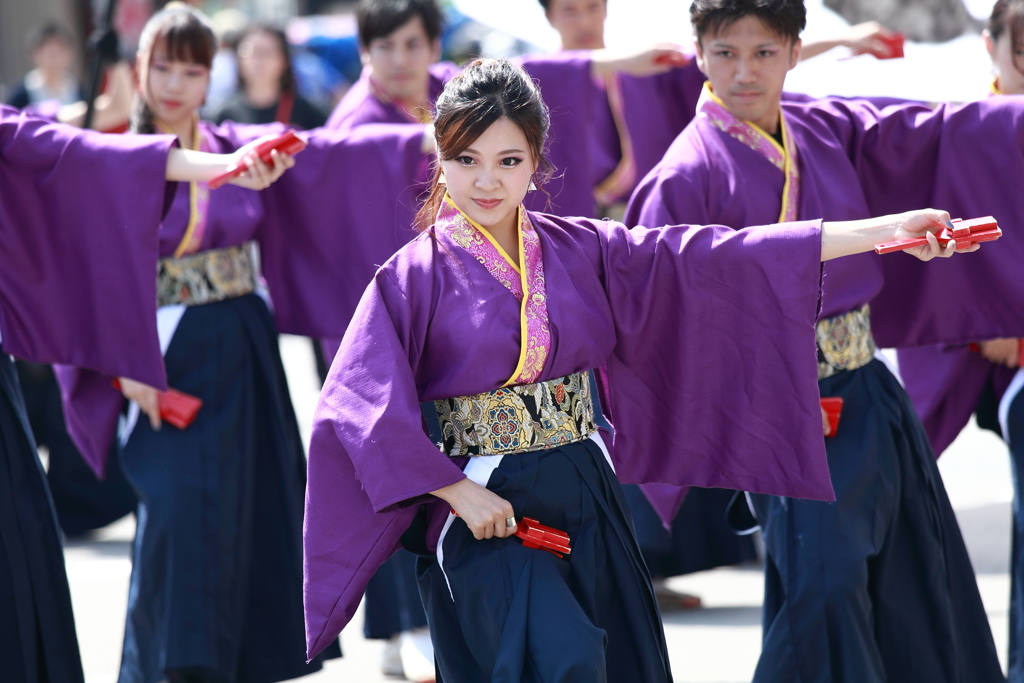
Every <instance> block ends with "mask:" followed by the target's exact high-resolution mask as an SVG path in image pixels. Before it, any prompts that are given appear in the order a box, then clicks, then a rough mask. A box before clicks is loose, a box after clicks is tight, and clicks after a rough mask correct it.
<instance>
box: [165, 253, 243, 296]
mask: <svg viewBox="0 0 1024 683" xmlns="http://www.w3.org/2000/svg"><path fill="white" fill-rule="evenodd" d="M255 289H256V268H255V266H254V264H253V255H252V242H246V243H244V244H239V245H236V246H233V247H227V248H226V249H210V250H208V251H201V252H199V253H196V254H190V255H188V256H182V257H181V258H165V259H160V267H159V270H158V271H157V278H156V297H157V305H158V306H171V305H175V304H184V305H186V306H200V305H202V304H211V303H214V302H216V301H224V300H225V299H233V298H235V297H239V296H244V295H246V294H251V293H252V292H253V291H255Z"/></svg>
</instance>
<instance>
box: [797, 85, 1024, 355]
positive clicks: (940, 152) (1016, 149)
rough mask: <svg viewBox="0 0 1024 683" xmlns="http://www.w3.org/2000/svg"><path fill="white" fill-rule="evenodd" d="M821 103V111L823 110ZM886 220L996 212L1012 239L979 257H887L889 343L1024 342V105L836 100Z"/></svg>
mask: <svg viewBox="0 0 1024 683" xmlns="http://www.w3.org/2000/svg"><path fill="white" fill-rule="evenodd" d="M816 106H818V105H816ZM820 106H821V107H822V108H823V110H824V111H826V112H830V113H831V114H833V115H834V116H832V121H833V124H832V125H835V126H837V127H838V129H845V131H844V130H839V131H838V132H839V133H840V135H846V136H847V137H846V138H844V139H846V140H847V144H848V145H849V150H850V153H851V155H852V156H851V160H852V161H853V162H854V165H855V166H856V167H857V171H858V175H859V177H860V178H861V184H862V187H863V190H864V194H865V197H866V198H867V200H868V204H869V206H870V207H871V211H872V213H874V214H876V215H880V214H886V213H896V212H900V211H907V210H912V209H920V208H924V207H926V206H932V207H934V208H937V209H944V210H947V211H949V212H950V213H951V214H952V216H953V217H954V218H957V217H960V218H978V217H981V216H987V215H991V216H994V217H995V218H996V220H997V221H998V222H999V224H1000V225H1001V226H1002V228H1003V237H1002V238H1001V239H1000V240H999V241H998V242H996V243H994V244H986V245H982V247H981V250H980V251H979V252H978V253H974V254H970V255H966V256H957V257H955V258H952V259H942V260H938V261H934V262H929V263H923V262H921V261H917V260H916V259H914V258H913V257H910V256H908V255H906V254H895V255H891V256H887V257H885V258H883V259H882V264H883V268H884V272H885V287H884V289H883V290H882V292H881V293H880V294H879V295H878V296H877V297H876V298H875V299H874V300H873V301H872V303H871V306H872V311H871V321H872V331H873V333H874V335H875V338H876V340H877V341H878V343H879V344H880V345H881V346H895V347H909V346H924V345H929V344H937V343H945V344H962V343H966V342H970V341H977V340H979V339H992V338H996V337H1022V336H1024V315H1021V311H1024V280H1022V279H1021V278H1020V277H1018V272H1019V265H1020V263H1022V262H1024V231H1021V230H1020V229H1019V226H1020V225H1024V203H1022V202H1021V201H1020V200H1019V196H1018V195H1019V193H1018V189H1019V187H1020V182H1021V179H1022V178H1024V99H1021V98H1017V97H995V98H990V99H988V100H985V101H981V102H972V103H969V104H965V105H961V106H952V105H943V106H940V107H938V108H936V109H935V110H932V109H930V108H929V107H927V106H923V105H912V104H908V105H902V106H889V107H886V108H884V109H878V108H877V107H875V106H873V105H870V104H868V103H864V102H857V101H850V102H844V101H838V100H829V101H825V102H823V103H820Z"/></svg>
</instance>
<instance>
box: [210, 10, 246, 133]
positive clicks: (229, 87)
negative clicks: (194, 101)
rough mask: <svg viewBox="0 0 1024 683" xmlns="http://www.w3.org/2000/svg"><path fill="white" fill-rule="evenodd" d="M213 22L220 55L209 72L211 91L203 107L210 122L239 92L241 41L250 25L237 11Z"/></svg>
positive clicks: (225, 12)
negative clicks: (239, 50) (239, 41)
mask: <svg viewBox="0 0 1024 683" xmlns="http://www.w3.org/2000/svg"><path fill="white" fill-rule="evenodd" d="M210 22H211V23H212V24H213V30H214V31H215V32H216V33H217V52H216V54H214V55H213V67H212V68H211V69H210V89H209V90H208V91H207V93H206V105H204V106H203V116H204V118H207V119H208V118H210V117H211V116H212V114H213V113H214V112H217V111H218V110H220V108H221V107H223V106H224V103H225V102H227V101H228V100H229V99H231V97H232V96H234V95H235V93H237V92H238V54H237V52H236V51H237V49H238V39H239V37H240V36H241V35H242V32H243V31H245V27H246V26H247V25H248V24H249V18H248V17H246V16H245V13H244V12H242V11H241V10H238V9H235V8H228V9H222V10H220V11H219V12H217V13H216V14H214V15H213V16H212V17H210Z"/></svg>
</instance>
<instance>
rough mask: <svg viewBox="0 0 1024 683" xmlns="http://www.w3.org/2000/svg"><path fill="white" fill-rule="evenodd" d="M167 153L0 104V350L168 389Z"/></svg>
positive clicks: (157, 139) (140, 140)
mask: <svg viewBox="0 0 1024 683" xmlns="http://www.w3.org/2000/svg"><path fill="white" fill-rule="evenodd" d="M172 144H173V138H171V137H169V136H146V137H140V136H134V135H102V134H99V133H93V132H90V131H82V130H79V129H76V128H72V127H70V126H64V125H61V124H56V123H51V122H48V121H45V120H42V119H38V118H35V117H32V116H29V115H25V114H21V113H19V112H18V111H17V110H14V109H11V108H8V107H0V188H3V189H2V192H0V264H2V266H0V334H2V335H3V347H4V351H6V352H8V353H11V354H14V355H16V356H18V357H20V358H24V359H26V360H30V361H34V362H39V363H66V364H71V365H76V366H80V367H83V368H90V369H93V370H97V371H101V372H104V373H107V374H110V375H122V376H127V377H131V378H133V379H136V380H139V381H142V382H145V383H147V384H150V385H153V386H156V387H161V388H165V387H166V386H167V379H166V375H165V372H164V365H163V359H162V358H161V356H160V345H159V341H158V339H157V331H156V278H155V277H154V272H155V270H154V269H155V267H156V265H155V264H156V261H157V255H158V252H157V249H158V243H157V228H158V226H159V224H160V220H161V217H162V215H163V212H164V207H165V192H166V190H167V182H166V180H165V173H166V165H167V153H168V150H169V149H170V147H171V145H172Z"/></svg>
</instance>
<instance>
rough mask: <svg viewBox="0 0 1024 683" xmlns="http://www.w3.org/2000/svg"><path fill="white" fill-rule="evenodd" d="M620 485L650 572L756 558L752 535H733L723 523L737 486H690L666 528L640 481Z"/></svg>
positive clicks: (661, 573) (678, 572)
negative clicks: (638, 484)
mask: <svg viewBox="0 0 1024 683" xmlns="http://www.w3.org/2000/svg"><path fill="white" fill-rule="evenodd" d="M622 488H623V490H624V491H625V493H626V500H627V501H628V502H629V511H630V512H631V513H632V515H633V523H634V524H635V525H636V537H637V541H639V543H640V550H642V551H643V554H644V561H645V562H646V563H647V567H648V569H650V570H651V575H652V576H654V577H670V576H680V575H682V574H690V573H693V572H702V571H706V570H708V569H714V568H715V567H725V566H729V565H734V564H740V563H742V562H752V561H754V560H756V559H757V550H755V548H754V541H753V537H751V536H738V535H736V532H735V531H733V529H732V528H731V527H730V526H729V525H728V524H727V523H726V515H725V513H726V509H727V508H728V507H729V503H730V501H731V500H732V497H733V495H735V493H736V492H735V491H730V490H728V489H705V488H700V487H698V486H693V487H690V490H689V492H688V493H687V494H686V498H685V499H684V500H683V504H682V505H681V506H680V507H679V512H678V513H676V516H675V519H673V520H672V528H671V529H666V528H665V526H664V525H663V524H662V523H661V518H660V517H658V513H657V512H655V511H654V508H653V507H652V506H651V504H650V502H649V501H648V500H647V497H646V496H644V493H643V491H642V490H641V489H640V487H639V486H637V485H636V484H628V485H625V486H623V487H622Z"/></svg>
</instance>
